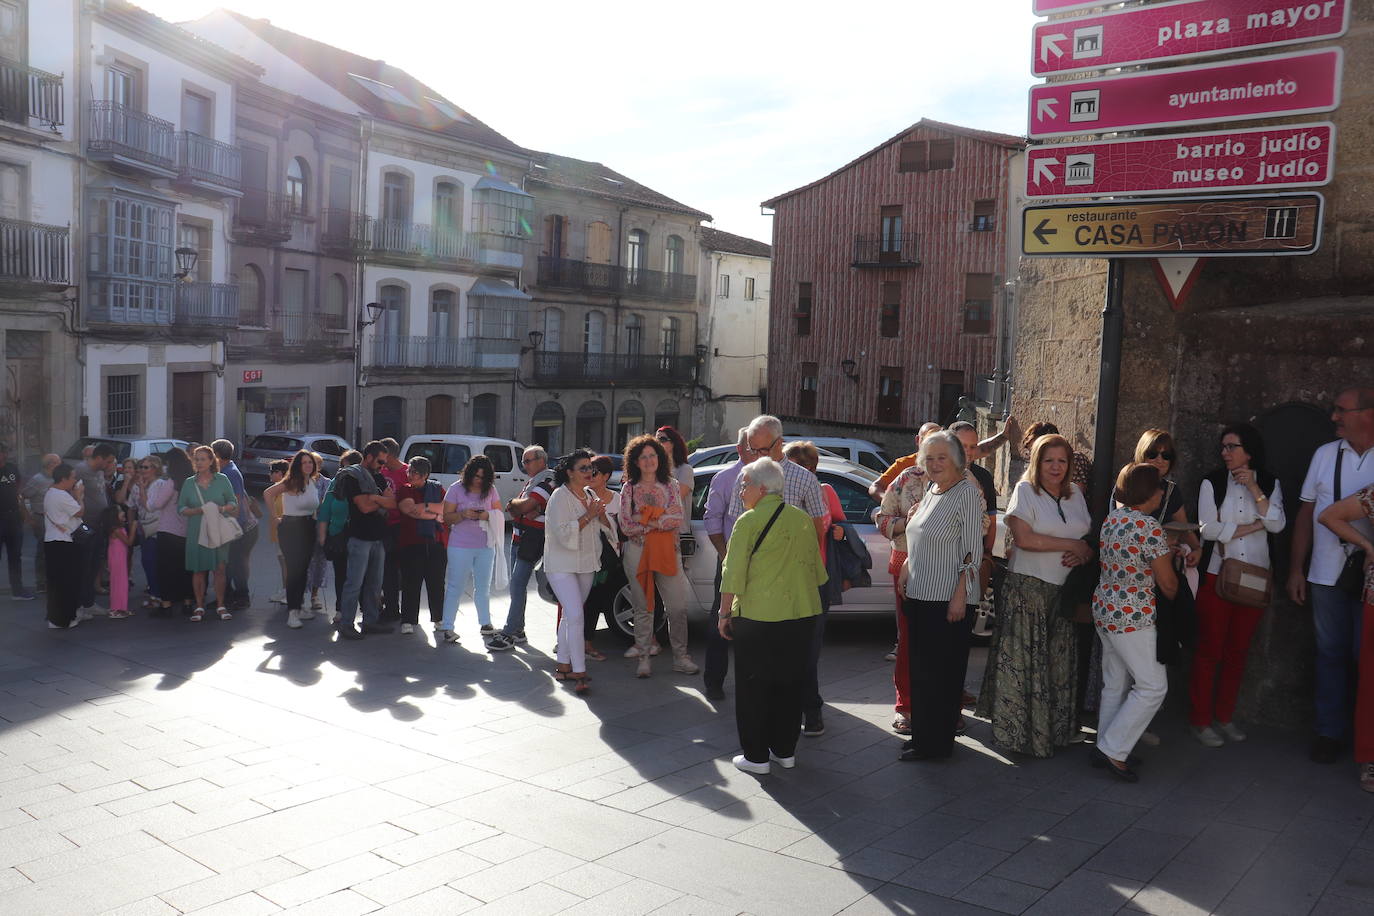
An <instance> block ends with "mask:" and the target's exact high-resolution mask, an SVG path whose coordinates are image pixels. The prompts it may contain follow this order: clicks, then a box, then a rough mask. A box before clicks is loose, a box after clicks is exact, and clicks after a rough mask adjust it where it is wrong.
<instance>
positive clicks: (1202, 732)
mask: <svg viewBox="0 0 1374 916" xmlns="http://www.w3.org/2000/svg"><path fill="white" fill-rule="evenodd" d="M1193 737H1194V738H1196V739H1197V741H1198V744H1201V745H1202V746H1203V747H1221V746H1222V745H1223V744H1225V743H1226V742H1225V741H1224V740H1223V739H1222V737H1221V735H1218V734H1217V733H1216V730H1215V729H1213V728H1212V726H1210V725H1206V726H1203V727H1202V728H1198V727H1197V726H1193Z"/></svg>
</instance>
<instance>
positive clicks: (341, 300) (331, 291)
mask: <svg viewBox="0 0 1374 916" xmlns="http://www.w3.org/2000/svg"><path fill="white" fill-rule="evenodd" d="M320 317H321V319H322V320H323V324H324V326H325V327H326V328H328V329H330V330H334V331H342V330H344V329H345V328H347V327H348V281H347V280H345V279H344V278H343V274H331V275H330V277H329V279H328V280H326V281H325V284H324V311H323V314H322V315H321V316H320Z"/></svg>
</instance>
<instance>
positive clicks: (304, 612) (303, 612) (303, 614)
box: [296, 608, 315, 620]
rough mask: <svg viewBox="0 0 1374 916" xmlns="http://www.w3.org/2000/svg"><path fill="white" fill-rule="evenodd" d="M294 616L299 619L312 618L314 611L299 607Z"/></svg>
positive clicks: (313, 617)
mask: <svg viewBox="0 0 1374 916" xmlns="http://www.w3.org/2000/svg"><path fill="white" fill-rule="evenodd" d="M296 616H297V617H299V618H300V619H301V620H314V619H315V612H314V611H310V610H306V609H305V608H301V609H300V610H299V611H297V612H296Z"/></svg>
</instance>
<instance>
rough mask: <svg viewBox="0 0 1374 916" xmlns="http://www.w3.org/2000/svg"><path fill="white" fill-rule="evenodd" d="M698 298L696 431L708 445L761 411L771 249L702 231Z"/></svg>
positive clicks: (730, 436) (726, 439)
mask: <svg viewBox="0 0 1374 916" xmlns="http://www.w3.org/2000/svg"><path fill="white" fill-rule="evenodd" d="M701 248H702V283H701V294H702V302H703V308H704V312H705V314H706V328H705V334H704V338H705V343H706V346H707V347H708V348H709V350H708V355H707V358H706V360H705V367H706V368H705V372H704V373H703V384H704V385H705V386H706V387H707V388H708V389H709V393H708V394H707V395H706V396H705V397H704V399H703V400H702V401H701V410H702V417H701V420H700V423H699V425H698V432H699V433H700V434H702V435H703V436H705V440H704V441H705V442H706V444H708V445H716V444H725V443H730V442H734V441H735V437H736V434H737V432H738V430H739V428H740V427H741V426H745V425H747V424H748V423H749V421H750V420H752V419H753V418H754V417H756V416H758V415H759V414H760V413H764V412H765V408H766V404H765V393H766V389H767V379H768V285H769V276H770V272H771V269H772V264H773V259H772V257H773V251H772V247H771V246H770V245H768V244H766V243H764V242H759V241H756V240H754V239H751V238H745V237H744V236H739V235H734V234H732V233H729V232H723V231H721V230H719V229H713V228H710V227H707V226H703V227H702V229H701Z"/></svg>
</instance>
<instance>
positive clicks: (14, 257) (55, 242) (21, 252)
mask: <svg viewBox="0 0 1374 916" xmlns="http://www.w3.org/2000/svg"><path fill="white" fill-rule="evenodd" d="M67 253H68V231H67V228H66V227H65V226H43V225H40V224H38V223H26V222H23V221H21V220H17V219H0V282H5V283H34V284H39V285H44V286H62V287H65V286H68V285H70V284H69V277H70V272H69V270H68V267H67Z"/></svg>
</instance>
